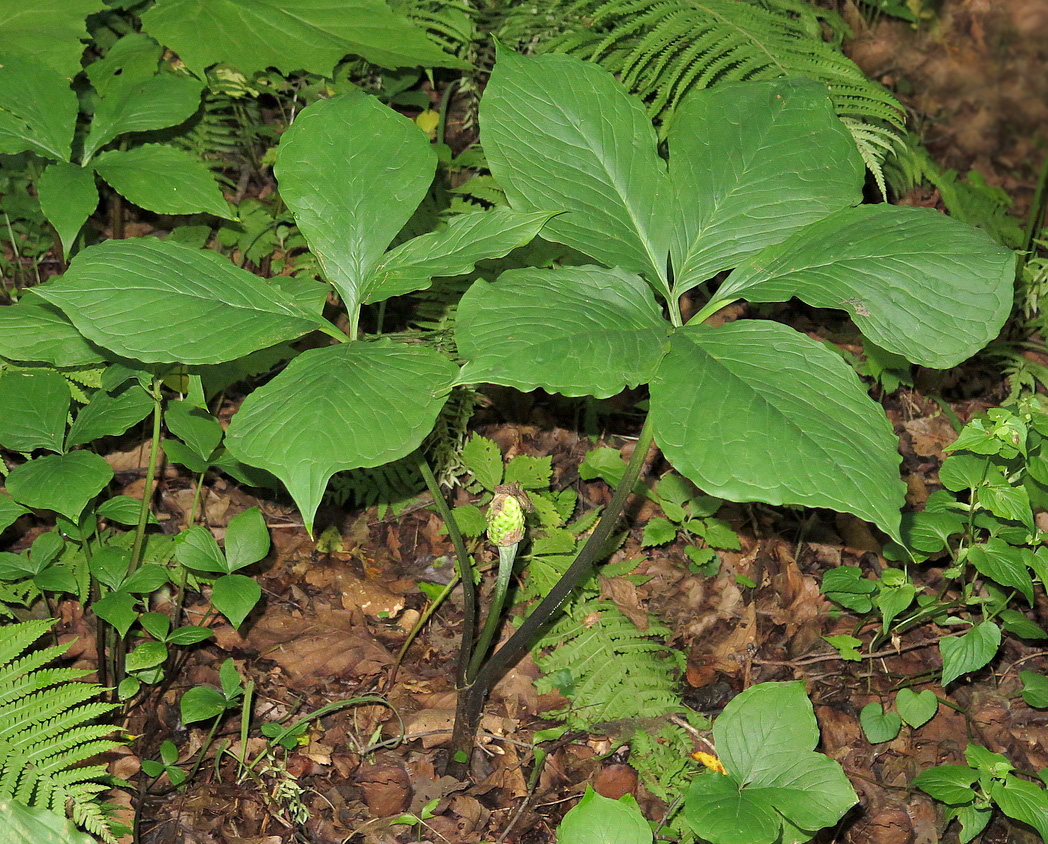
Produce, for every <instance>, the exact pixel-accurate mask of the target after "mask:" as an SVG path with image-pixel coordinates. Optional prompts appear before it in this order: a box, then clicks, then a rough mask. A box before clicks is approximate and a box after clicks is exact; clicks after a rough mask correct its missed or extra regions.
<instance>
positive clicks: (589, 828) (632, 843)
mask: <svg viewBox="0 0 1048 844" xmlns="http://www.w3.org/2000/svg"><path fill="white" fill-rule="evenodd" d="M557 840H558V841H563V842H565V844H567V842H571V844H651V827H650V826H648V822H647V821H646V820H644V815H642V814H641V811H640V809H639V808H638V807H637V801H636V800H635V799H634V798H633V795H632V794H630V795H627V796H625V797H624V798H622V799H620V800H612V799H611V798H609V797H602V796H601V795H599V794H597V792H595V791H594V790H593V787H592V786H587V787H586V793H585V795H583V797H582V799H581V800H580V801H579V802H578V803H577V804H576V805H575V806H574V807H572V808H571V809H570V810H569V811H568V813H567V814H566V815H565V816H564V820H562V821H561V822H560V826H558V827H557Z"/></svg>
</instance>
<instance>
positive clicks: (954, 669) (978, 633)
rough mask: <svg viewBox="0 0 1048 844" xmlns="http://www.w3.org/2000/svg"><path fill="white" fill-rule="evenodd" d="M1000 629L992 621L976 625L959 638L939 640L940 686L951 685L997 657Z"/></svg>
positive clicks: (999, 644)
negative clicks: (940, 659) (940, 657)
mask: <svg viewBox="0 0 1048 844" xmlns="http://www.w3.org/2000/svg"><path fill="white" fill-rule="evenodd" d="M1000 646H1001V628H1000V627H998V626H997V625H996V624H994V623H993V622H992V621H984V622H982V623H981V624H976V625H975V626H974V627H972V628H971V629H970V630H968V631H966V632H965V633H964V634H962V635H961V636H956V637H952V638H947V639H940V640H939V653H940V655H941V656H942V684H943V685H944V686H946V685H948V684H950V683H952V682H953V681H954V680H956V679H957V678H958V677H960V676H961V675H962V674H967V673H968V672H970V671H978V670H979V669H980V668H982V667H983V666H984V665H986V663H988V662H989V661H990V660H991V659H993V658H994V657H995V656H996V655H997V649H998V648H999V647H1000Z"/></svg>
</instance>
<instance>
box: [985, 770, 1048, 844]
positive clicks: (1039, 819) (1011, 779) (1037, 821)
mask: <svg viewBox="0 0 1048 844" xmlns="http://www.w3.org/2000/svg"><path fill="white" fill-rule="evenodd" d="M990 799H991V800H993V802H994V803H996V804H997V806H998V808H1000V810H1001V811H1002V812H1004V813H1005V814H1006V815H1007V816H1008V817H1010V818H1012V819H1013V820H1017V821H1022V822H1023V823H1026V824H1029V825H1030V826H1032V827H1033V828H1034V829H1036V830H1037V834H1038V835H1040V836H1041V840H1042V841H1048V794H1046V792H1045V790H1044V789H1043V788H1042V787H1041V786H1039V785H1037V784H1035V783H1032V782H1029V781H1028V780H1021V779H1019V778H1018V777H1015V776H1008V777H1005V779H1004V780H1003V781H998V780H994V781H993V782H992V783H990Z"/></svg>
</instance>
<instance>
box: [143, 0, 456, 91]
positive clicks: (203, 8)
mask: <svg viewBox="0 0 1048 844" xmlns="http://www.w3.org/2000/svg"><path fill="white" fill-rule="evenodd" d="M142 24H143V26H144V27H145V28H146V30H147V31H148V32H149V33H151V34H152V35H155V36H156V37H157V38H158V39H159V40H160V41H161V42H163V43H164V44H166V45H167V46H168V47H170V48H171V49H172V50H174V51H175V52H176V53H178V55H179V58H181V59H182V61H184V62H185V63H186V65H187V66H188V67H190V68H192V69H193V70H195V71H202V70H204V68H206V67H209V66H211V65H213V64H217V63H218V62H224V63H225V64H230V65H233V66H234V67H236V68H237V69H238V70H241V71H243V72H244V73H246V74H248V75H251V74H252V73H254V72H256V71H262V70H265V69H266V68H268V67H275V68H278V69H279V70H282V71H284V72H285V73H290V72H292V71H296V70H306V71H309V72H310V73H316V74H319V75H320V76H330V75H331V73H332V70H333V69H334V67H335V64H336V63H337V62H340V61H341V60H342V59H343V57H345V56H346V55H348V54H355V55H359V56H362V57H363V58H365V59H367V60H368V61H369V62H372V63H373V64H377V65H380V66H382V67H417V66H419V65H423V66H425V67H468V66H469V65H467V64H465V63H464V62H461V61H459V60H458V59H456V58H454V57H453V56H450V55H448V54H447V53H445V52H443V51H442V50H440V49H439V48H438V47H436V46H435V45H434V44H433V42H431V41H430V40H429V39H428V38H427V37H426V34H425V33H424V32H423V31H422V30H421V29H419V28H418V27H416V26H414V25H413V24H412V23H410V22H409V21H408V20H406V19H405V18H403V17H401V16H400V15H397V14H395V13H393V12H392V11H391V10H390V8H389V6H387V5H386V4H385V3H384V2H383V0H339V2H332V0H159V2H157V4H156V5H155V6H153V8H152V9H150V10H148V11H147V12H145V13H144V14H143V15H142Z"/></svg>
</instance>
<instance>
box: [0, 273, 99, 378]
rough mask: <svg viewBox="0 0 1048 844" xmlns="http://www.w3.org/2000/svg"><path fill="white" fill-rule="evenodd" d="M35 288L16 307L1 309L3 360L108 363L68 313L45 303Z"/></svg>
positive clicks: (0, 339)
mask: <svg viewBox="0 0 1048 844" xmlns="http://www.w3.org/2000/svg"><path fill="white" fill-rule="evenodd" d="M39 289H40V288H39V287H34V288H32V289H31V290H27V291H26V295H24V296H22V298H21V299H19V300H18V301H17V302H15V304H13V305H8V306H7V307H3V308H0V357H4V358H7V359H8V360H20V361H41V362H43V363H53V364H54V365H55V366H85V365H86V366H97V365H98V364H100V363H103V362H104V361H105V358H104V357H102V355H101V354H99V352H98V349H96V348H95V347H94V346H92V345H91V344H90V343H88V342H87V340H85V339H84V338H83V336H81V334H80V332H79V331H77V330H76V327H75V326H74V325H73V323H71V322H70V321H69V320H68V319H67V318H66V315H65V314H64V313H62V312H61V311H60V310H59V309H58V308H56V307H55V306H54V305H52V304H50V303H49V302H41V301H40V299H38V298H37V297H36V296H35V295H33V294H34V291H37V290H39Z"/></svg>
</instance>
